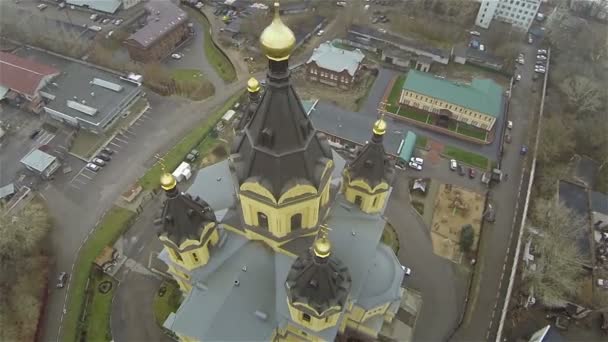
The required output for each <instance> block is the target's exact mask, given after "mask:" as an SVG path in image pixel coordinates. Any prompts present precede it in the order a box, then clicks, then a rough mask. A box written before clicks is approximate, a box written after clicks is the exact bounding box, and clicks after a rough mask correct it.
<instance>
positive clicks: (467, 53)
mask: <svg viewBox="0 0 608 342" xmlns="http://www.w3.org/2000/svg"><path fill="white" fill-rule="evenodd" d="M453 60H454V62H455V63H458V64H466V63H468V64H473V65H477V66H480V67H484V68H490V69H493V70H501V69H502V67H503V66H504V60H503V59H502V58H500V57H497V56H494V55H492V54H491V53H488V52H487V51H481V50H479V49H475V48H472V47H467V46H458V47H455V48H454V51H453Z"/></svg>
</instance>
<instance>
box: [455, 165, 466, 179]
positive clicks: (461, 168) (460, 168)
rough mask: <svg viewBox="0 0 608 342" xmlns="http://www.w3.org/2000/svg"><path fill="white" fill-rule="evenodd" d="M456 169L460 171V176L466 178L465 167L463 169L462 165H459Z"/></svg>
mask: <svg viewBox="0 0 608 342" xmlns="http://www.w3.org/2000/svg"><path fill="white" fill-rule="evenodd" d="M456 169H457V170H458V174H459V175H461V176H464V167H462V165H458V167H457V168H456Z"/></svg>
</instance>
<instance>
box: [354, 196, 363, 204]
mask: <svg viewBox="0 0 608 342" xmlns="http://www.w3.org/2000/svg"><path fill="white" fill-rule="evenodd" d="M362 202H363V198H361V196H355V204H356V205H358V206H361V203H362Z"/></svg>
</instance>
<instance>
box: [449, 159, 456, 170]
mask: <svg viewBox="0 0 608 342" xmlns="http://www.w3.org/2000/svg"><path fill="white" fill-rule="evenodd" d="M457 167H458V163H457V162H456V159H452V160H450V170H452V171H455V170H456V168H457Z"/></svg>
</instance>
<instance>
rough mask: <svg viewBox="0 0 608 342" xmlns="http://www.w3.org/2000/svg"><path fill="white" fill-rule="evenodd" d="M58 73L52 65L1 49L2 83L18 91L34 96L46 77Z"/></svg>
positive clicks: (0, 71)
mask: <svg viewBox="0 0 608 342" xmlns="http://www.w3.org/2000/svg"><path fill="white" fill-rule="evenodd" d="M58 74H59V70H57V69H55V68H53V67H51V66H48V65H45V64H42V63H38V62H36V61H34V60H32V59H30V58H23V57H19V56H17V55H14V54H11V53H6V52H1V51H0V85H2V86H4V87H6V88H9V89H12V90H14V91H16V92H18V93H23V94H27V95H30V96H34V95H35V94H36V91H37V90H38V88H39V87H40V86H41V82H42V80H43V79H44V78H45V77H47V76H52V75H58Z"/></svg>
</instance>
